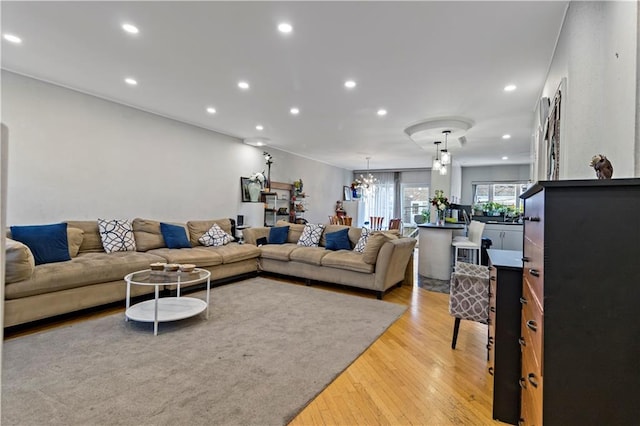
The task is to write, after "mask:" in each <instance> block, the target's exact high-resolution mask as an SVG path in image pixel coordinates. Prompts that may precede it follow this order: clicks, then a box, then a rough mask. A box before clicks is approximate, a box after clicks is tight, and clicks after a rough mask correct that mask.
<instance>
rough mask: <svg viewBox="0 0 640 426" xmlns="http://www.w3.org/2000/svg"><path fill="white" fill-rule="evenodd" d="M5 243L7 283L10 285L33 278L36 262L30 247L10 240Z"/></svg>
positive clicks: (5, 275) (5, 274)
mask: <svg viewBox="0 0 640 426" xmlns="http://www.w3.org/2000/svg"><path fill="white" fill-rule="evenodd" d="M5 241H6V242H5V261H6V264H5V269H4V278H5V282H6V283H7V284H10V283H14V282H17V281H22V280H26V279H29V278H31V275H33V271H34V270H35V267H36V261H35V259H34V258H33V254H31V250H29V247H27V246H26V245H24V244H22V243H21V242H19V241H15V240H12V239H10V238H7V239H6V240H5Z"/></svg>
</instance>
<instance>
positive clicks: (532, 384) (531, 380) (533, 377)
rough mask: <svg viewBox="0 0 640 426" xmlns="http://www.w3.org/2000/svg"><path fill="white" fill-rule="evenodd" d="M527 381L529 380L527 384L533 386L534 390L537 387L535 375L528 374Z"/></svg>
mask: <svg viewBox="0 0 640 426" xmlns="http://www.w3.org/2000/svg"><path fill="white" fill-rule="evenodd" d="M527 379H529V383H531V386H533V387H534V388H537V387H538V380H537V379H536V375H535V374H533V373H529V375H528V376H527Z"/></svg>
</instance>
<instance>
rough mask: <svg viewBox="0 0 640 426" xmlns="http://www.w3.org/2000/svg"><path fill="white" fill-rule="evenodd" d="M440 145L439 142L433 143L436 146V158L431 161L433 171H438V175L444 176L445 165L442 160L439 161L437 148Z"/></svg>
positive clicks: (445, 172)
mask: <svg viewBox="0 0 640 426" xmlns="http://www.w3.org/2000/svg"><path fill="white" fill-rule="evenodd" d="M441 143H442V142H441V141H435V142H434V144H435V146H436V158H434V159H433V165H432V168H433V170H436V171H439V172H440V174H441V175H443V176H444V175H446V174H447V165H446V164H445V163H444V161H443V160H440V149H439V148H438V147H439V145H440V144H441ZM442 151H444V150H442Z"/></svg>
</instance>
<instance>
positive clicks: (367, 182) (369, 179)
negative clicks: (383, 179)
mask: <svg viewBox="0 0 640 426" xmlns="http://www.w3.org/2000/svg"><path fill="white" fill-rule="evenodd" d="M366 159H367V176H364V175H360V188H362V189H363V191H364V192H365V195H369V194H370V193H371V192H372V191H374V190H375V186H374V184H375V183H376V182H378V179H376V177H375V176H374V175H372V174H371V172H370V171H369V160H371V157H366Z"/></svg>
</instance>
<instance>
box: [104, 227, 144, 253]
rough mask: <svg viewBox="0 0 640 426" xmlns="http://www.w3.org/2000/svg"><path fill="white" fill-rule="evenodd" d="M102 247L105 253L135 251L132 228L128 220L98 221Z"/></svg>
mask: <svg viewBox="0 0 640 426" xmlns="http://www.w3.org/2000/svg"><path fill="white" fill-rule="evenodd" d="M98 228H99V229H100V238H101V239H102V247H103V248H104V251H105V252H107V253H113V252H117V251H136V240H135V237H134V236H133V228H132V227H131V222H129V221H128V220H126V219H124V220H119V219H112V220H105V219H98Z"/></svg>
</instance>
